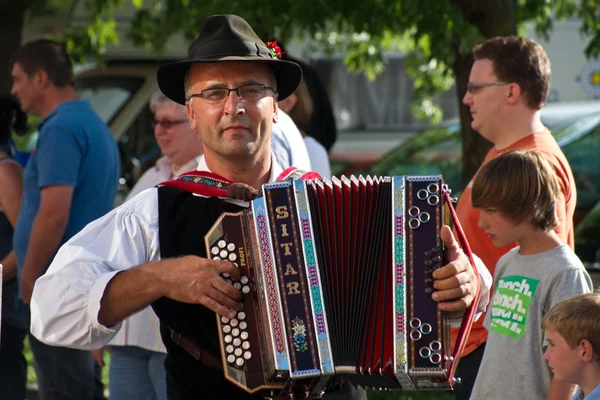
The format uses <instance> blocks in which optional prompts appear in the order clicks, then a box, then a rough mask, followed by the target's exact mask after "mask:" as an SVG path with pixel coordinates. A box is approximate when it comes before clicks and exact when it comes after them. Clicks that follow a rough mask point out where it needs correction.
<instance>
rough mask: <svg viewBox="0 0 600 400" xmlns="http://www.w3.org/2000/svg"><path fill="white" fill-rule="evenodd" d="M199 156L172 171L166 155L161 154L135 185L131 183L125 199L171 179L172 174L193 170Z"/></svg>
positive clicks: (198, 160) (177, 174)
mask: <svg viewBox="0 0 600 400" xmlns="http://www.w3.org/2000/svg"><path fill="white" fill-rule="evenodd" d="M200 157H202V155H199V156H198V157H196V158H192V159H191V160H190V161H188V162H187V163H186V164H185V165H183V166H182V167H181V168H179V169H178V170H177V171H173V165H172V164H171V162H170V161H169V159H168V158H167V157H164V156H163V157H161V158H159V159H158V161H156V164H154V167H152V168H149V169H148V170H147V171H146V172H144V174H143V175H142V176H141V177H140V179H138V181H137V182H136V183H135V185H133V188H131V191H130V192H129V194H127V198H126V199H125V201H127V200H130V199H132V198H133V197H135V196H136V195H137V194H139V193H141V192H143V191H144V190H146V189H150V188H151V187H154V186H156V185H158V184H159V183H161V182H164V181H166V180H169V179H171V177H172V176H173V177H175V176H179V175H181V174H183V173H184V172H188V171H193V170H195V169H196V167H197V166H198V163H199V162H200Z"/></svg>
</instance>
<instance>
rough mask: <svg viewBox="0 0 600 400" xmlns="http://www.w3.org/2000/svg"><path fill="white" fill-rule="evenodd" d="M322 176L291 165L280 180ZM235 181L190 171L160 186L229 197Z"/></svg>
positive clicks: (203, 172)
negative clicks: (228, 192)
mask: <svg viewBox="0 0 600 400" xmlns="http://www.w3.org/2000/svg"><path fill="white" fill-rule="evenodd" d="M320 177H321V176H320V175H319V174H318V173H316V172H306V171H302V170H299V169H298V168H296V167H289V168H288V169H286V170H285V171H283V172H282V173H281V174H280V175H279V176H278V177H277V180H278V181H283V180H286V179H294V180H295V179H304V180H309V179H317V178H320ZM233 184H234V182H232V181H230V180H229V179H227V178H223V177H222V176H220V175H217V174H213V173H212V172H208V171H189V172H186V173H184V174H181V175H179V176H178V177H176V178H174V179H171V180H168V181H164V182H161V183H159V184H158V186H169V187H173V188H177V189H181V190H185V191H186V192H190V193H194V194H199V195H201V196H206V197H222V198H227V197H229V196H228V195H227V190H228V189H229V187H230V186H231V185H233Z"/></svg>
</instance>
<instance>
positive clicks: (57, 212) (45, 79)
mask: <svg viewBox="0 0 600 400" xmlns="http://www.w3.org/2000/svg"><path fill="white" fill-rule="evenodd" d="M11 66H12V79H13V84H12V88H11V93H12V94H13V95H14V96H16V97H17V99H18V100H19V103H20V104H21V108H22V109H23V111H25V112H27V113H29V114H31V115H34V116H37V117H39V118H40V119H41V122H40V124H39V125H38V129H39V137H38V139H37V142H36V146H35V150H34V152H33V153H32V154H31V157H30V158H29V161H28V162H27V166H26V167H25V170H24V173H23V200H22V202H21V210H20V212H19V218H18V220H17V225H16V227H15V230H14V234H13V247H14V249H15V255H16V257H17V274H18V279H19V296H20V298H21V299H22V300H23V302H24V303H25V304H29V302H30V301H31V293H32V292H33V287H34V285H35V282H36V280H37V279H38V278H39V277H40V276H42V275H43V274H44V273H45V272H46V270H47V268H48V266H49V265H50V262H51V261H52V259H53V258H54V255H55V254H56V251H57V250H58V248H59V247H60V246H61V245H62V244H64V243H65V242H66V241H67V240H69V239H70V238H71V237H73V236H74V235H75V234H77V233H78V232H79V231H80V230H81V229H82V228H83V227H84V226H86V225H87V224H88V223H89V222H91V221H93V220H95V219H97V218H100V217H101V216H103V215H104V214H106V213H107V212H109V211H110V210H111V208H112V205H113V202H114V198H115V195H116V193H117V184H118V181H119V176H120V171H119V151H118V149H117V144H116V142H115V139H114V138H113V136H112V133H111V131H110V130H109V129H108V127H107V126H106V124H105V123H104V122H103V121H102V119H101V118H100V117H99V116H98V115H97V114H96V113H95V112H94V110H93V109H92V106H91V104H90V102H89V101H87V100H80V99H79V97H78V96H77V93H76V92H75V88H74V82H75V75H74V73H73V64H72V63H71V60H70V58H69V55H68V54H67V52H66V49H65V47H64V46H63V45H62V44H60V43H58V42H55V41H52V40H46V39H39V40H34V41H31V42H28V43H26V44H24V45H23V46H21V47H20V48H19V49H18V50H17V51H16V53H15V55H14V58H13V60H12V63H11ZM75 286H77V285H75ZM74 290H76V289H74ZM49 306H50V307H51V306H52V305H49ZM54 329H55V330H56V335H57V336H60V335H61V334H63V333H64V332H62V331H61V330H60V327H58V326H56V327H54ZM29 345H30V347H31V351H32V353H33V358H34V367H35V371H36V376H37V380H38V385H39V397H40V398H42V399H77V400H89V399H100V398H104V395H103V391H104V390H103V387H102V381H101V379H100V372H101V371H100V368H99V366H101V365H103V361H102V360H101V359H100V358H99V357H98V354H97V353H90V352H89V351H84V350H76V349H72V348H66V347H57V346H49V345H47V344H45V343H42V342H40V341H39V340H37V339H36V338H35V337H33V336H32V335H30V336H29Z"/></svg>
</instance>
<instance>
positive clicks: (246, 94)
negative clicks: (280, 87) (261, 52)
mask: <svg viewBox="0 0 600 400" xmlns="http://www.w3.org/2000/svg"><path fill="white" fill-rule="evenodd" d="M266 90H270V91H272V92H273V93H276V92H275V89H274V88H272V87H270V86H266V85H263V84H261V83H252V84H249V85H242V86H238V87H236V88H231V89H229V88H212V89H204V90H203V91H201V92H200V93H194V94H192V95H191V96H190V99H192V98H193V97H200V98H202V99H203V100H204V101H206V102H207V103H210V104H220V103H223V102H225V101H226V100H227V99H228V98H229V94H230V93H231V92H236V93H237V95H238V97H239V98H240V99H242V100H246V101H256V100H259V99H262V98H263V97H265V91H266Z"/></svg>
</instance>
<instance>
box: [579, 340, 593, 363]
mask: <svg viewBox="0 0 600 400" xmlns="http://www.w3.org/2000/svg"><path fill="white" fill-rule="evenodd" d="M579 347H580V351H579V354H580V356H581V359H582V360H583V361H585V362H590V361H592V360H595V359H596V355H595V354H594V348H593V347H592V344H591V343H590V342H589V340H586V339H583V340H582V341H581V342H579Z"/></svg>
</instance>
